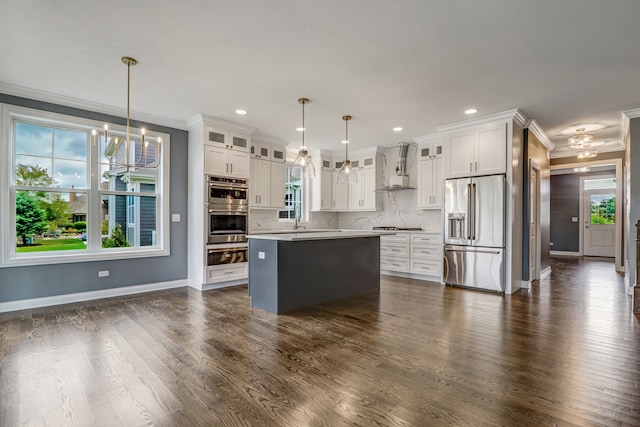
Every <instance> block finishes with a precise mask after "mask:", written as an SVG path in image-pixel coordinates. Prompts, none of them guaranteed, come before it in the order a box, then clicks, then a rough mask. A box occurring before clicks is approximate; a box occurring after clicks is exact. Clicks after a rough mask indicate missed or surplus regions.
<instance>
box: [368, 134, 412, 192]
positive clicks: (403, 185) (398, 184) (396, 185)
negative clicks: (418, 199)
mask: <svg viewBox="0 0 640 427" xmlns="http://www.w3.org/2000/svg"><path fill="white" fill-rule="evenodd" d="M409 145H410V144H409V143H408V142H401V143H400V152H399V153H398V163H396V174H395V175H391V176H390V177H389V184H388V185H386V186H384V187H380V188H376V190H375V191H399V190H415V189H416V188H415V187H411V186H410V185H409V175H407V151H409Z"/></svg>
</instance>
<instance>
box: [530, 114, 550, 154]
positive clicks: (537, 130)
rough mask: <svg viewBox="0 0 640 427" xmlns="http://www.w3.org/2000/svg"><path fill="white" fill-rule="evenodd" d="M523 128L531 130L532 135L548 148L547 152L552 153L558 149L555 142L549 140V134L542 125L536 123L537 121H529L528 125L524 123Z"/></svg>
mask: <svg viewBox="0 0 640 427" xmlns="http://www.w3.org/2000/svg"><path fill="white" fill-rule="evenodd" d="M523 127H524V128H525V129H529V130H530V131H531V133H533V134H534V135H535V136H536V138H538V140H540V142H541V143H542V145H544V146H545V147H546V148H547V150H549V151H552V150H553V149H554V148H556V145H555V144H554V143H553V142H551V140H550V139H549V136H547V133H546V132H545V131H544V129H542V128H541V127H540V125H539V124H538V122H536V120H535V119H531V120H528V121H527V122H526V123H524V125H523Z"/></svg>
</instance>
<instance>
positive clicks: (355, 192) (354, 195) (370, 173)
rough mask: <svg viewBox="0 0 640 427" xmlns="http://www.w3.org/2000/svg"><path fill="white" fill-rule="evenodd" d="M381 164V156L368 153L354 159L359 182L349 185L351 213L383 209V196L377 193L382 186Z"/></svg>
mask: <svg viewBox="0 0 640 427" xmlns="http://www.w3.org/2000/svg"><path fill="white" fill-rule="evenodd" d="M379 163H380V155H379V154H377V153H367V154H365V155H362V156H359V157H354V159H353V160H352V161H351V166H352V167H353V171H354V172H355V173H356V177H357V179H358V182H356V183H353V184H349V185H348V186H349V210H350V211H375V210H379V209H381V208H382V206H381V202H382V198H381V194H380V193H376V191H375V190H376V188H378V187H380V186H381V185H382V179H381V177H380V175H381V173H380V169H381V167H380V165H379ZM336 185H345V184H336Z"/></svg>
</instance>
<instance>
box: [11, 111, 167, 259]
mask: <svg viewBox="0 0 640 427" xmlns="http://www.w3.org/2000/svg"><path fill="white" fill-rule="evenodd" d="M0 117H1V118H0V164H1V165H3V167H2V168H0V170H3V171H5V172H4V173H2V174H0V200H1V202H0V240H1V243H0V268H2V267H15V266H30V265H44V264H61V263H75V262H91V261H102V260H117V259H130V258H145V257H157V256H168V255H170V246H169V233H170V221H169V201H170V196H169V182H170V181H169V169H170V167H169V165H170V156H169V152H170V135H169V134H166V133H162V132H155V131H149V130H147V132H146V135H147V136H148V137H151V138H158V137H160V138H162V149H161V150H160V156H161V159H162V160H161V161H162V164H161V165H160V166H159V167H158V171H157V173H158V175H157V182H156V185H157V186H159V187H160V188H159V189H158V192H157V196H156V212H157V224H156V234H155V243H156V244H155V246H145V247H129V248H102V245H101V238H100V236H101V231H100V229H101V227H100V225H101V218H100V203H101V196H102V195H127V196H129V195H132V194H131V193H130V192H129V193H127V192H121V191H109V190H107V191H105V190H100V189H99V181H100V180H99V176H98V175H99V173H100V165H99V164H98V153H99V150H100V143H99V141H98V143H97V147H94V146H93V144H92V143H91V142H90V144H89V146H90V154H89V156H88V164H87V173H88V175H89V179H90V184H89V186H88V188H87V189H86V190H85V189H78V190H76V191H77V192H85V191H86V193H87V195H88V197H87V223H88V226H89V229H88V230H87V235H89V236H93V237H92V238H91V241H87V249H85V250H67V251H52V252H46V251H43V252H23V253H18V252H16V250H15V249H16V244H15V240H16V236H15V234H16V233H15V191H16V188H15V187H16V183H15V164H14V160H15V137H14V126H13V123H14V120H25V121H29V122H35V123H41V124H43V125H50V126H54V127H65V126H71V127H73V128H75V129H84V130H87V131H88V132H91V130H92V129H96V130H99V131H100V130H101V129H102V128H103V126H104V124H105V122H99V121H96V120H91V119H85V118H81V117H75V116H68V115H64V114H59V113H53V112H48V111H42V110H35V109H31V108H26V107H19V106H15V105H10V104H0ZM108 125H109V130H110V132H112V133H113V134H115V133H121V134H124V133H125V132H126V126H122V125H115V124H112V123H108ZM132 132H138V133H139V130H138V129H132ZM43 190H44V191H49V190H51V191H57V192H65V193H66V192H68V191H69V190H68V189H60V188H54V189H47V188H43ZM135 195H136V196H137V195H143V196H144V195H145V194H140V193H137V192H136V193H135ZM146 195H147V196H148V195H149V194H148V193H147V194H146ZM123 231H125V232H126V230H123ZM96 236H98V237H96Z"/></svg>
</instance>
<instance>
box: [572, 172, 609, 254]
mask: <svg viewBox="0 0 640 427" xmlns="http://www.w3.org/2000/svg"><path fill="white" fill-rule="evenodd" d="M580 189H581V197H580V199H581V204H582V209H581V214H582V215H581V217H582V218H581V221H580V223H581V224H582V235H583V237H582V253H583V255H584V256H598V257H608V258H613V257H615V250H616V178H615V176H614V175H600V176H591V177H581V178H580Z"/></svg>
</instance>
